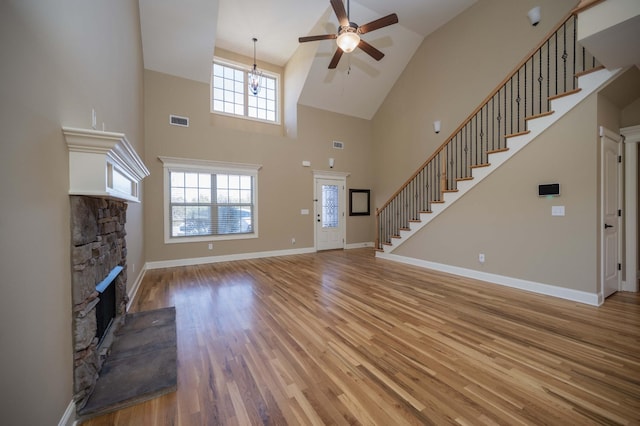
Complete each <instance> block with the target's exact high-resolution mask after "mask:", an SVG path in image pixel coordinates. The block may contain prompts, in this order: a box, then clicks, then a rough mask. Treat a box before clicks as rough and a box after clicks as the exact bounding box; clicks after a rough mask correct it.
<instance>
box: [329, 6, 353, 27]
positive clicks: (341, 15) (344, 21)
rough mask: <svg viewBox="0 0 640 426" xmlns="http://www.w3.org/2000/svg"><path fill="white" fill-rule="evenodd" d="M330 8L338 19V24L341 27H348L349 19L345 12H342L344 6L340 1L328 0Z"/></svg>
mask: <svg viewBox="0 0 640 426" xmlns="http://www.w3.org/2000/svg"><path fill="white" fill-rule="evenodd" d="M330 1H331V7H333V11H334V12H335V14H336V17H337V18H338V22H340V26H341V27H347V26H349V17H348V16H347V11H346V10H344V4H343V3H342V0H330Z"/></svg>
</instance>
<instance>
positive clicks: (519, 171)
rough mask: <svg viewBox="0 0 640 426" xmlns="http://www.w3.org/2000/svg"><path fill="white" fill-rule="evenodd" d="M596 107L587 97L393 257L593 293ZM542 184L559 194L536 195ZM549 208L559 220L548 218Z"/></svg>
mask: <svg viewBox="0 0 640 426" xmlns="http://www.w3.org/2000/svg"><path fill="white" fill-rule="evenodd" d="M597 109H598V107H597V95H591V96H590V97H588V98H587V99H586V100H585V101H584V102H583V103H581V104H580V105H578V107H576V108H575V109H573V110H572V111H570V112H569V113H568V114H567V115H566V116H565V117H564V118H563V119H562V120H560V121H559V122H557V123H556V124H554V125H553V126H552V127H550V128H549V129H548V130H547V131H546V132H545V133H543V134H542V135H541V136H539V137H538V138H536V139H535V140H534V141H533V142H531V143H530V144H529V145H528V146H526V147H525V148H523V149H522V151H520V152H519V153H518V154H516V155H515V156H514V157H513V158H512V159H510V160H509V161H508V162H507V163H505V164H504V165H503V166H502V167H500V168H499V169H497V170H496V171H495V172H493V173H492V174H491V175H489V176H488V177H487V178H486V179H484V180H483V181H482V182H480V183H479V184H478V185H477V186H475V187H474V189H473V190H471V191H470V192H469V193H468V194H466V195H465V196H464V197H462V198H461V199H460V200H458V201H457V202H456V203H455V204H453V205H451V206H450V207H449V208H448V209H447V210H446V212H445V213H443V214H441V215H440V216H438V217H437V218H435V219H434V220H433V221H432V222H430V223H429V225H427V226H426V227H425V228H424V229H423V230H422V231H421V232H419V233H418V234H416V235H415V236H414V237H412V238H411V239H410V240H408V241H407V243H405V244H404V245H403V246H401V247H400V248H398V249H397V250H395V251H394V253H395V254H398V255H401V256H408V257H413V258H417V259H422V260H429V261H432V262H437V263H443V264H447V265H453V266H459V267H462V268H468V269H473V270H478V271H482V272H487V273H492V274H498V275H504V276H508V277H513V278H519V279H523V280H529V281H533V282H539V283H544V284H550V285H554V286H559V287H564V288H569V289H574V290H581V291H585V292H590V293H595V292H596V290H597V277H598V268H597V265H598V263H599V262H598V225H597V223H598V221H597V219H598V206H599V203H598V197H599V195H598V186H599V183H598V182H599V180H598V179H599V177H598V168H599V166H598V126H597V122H596V117H597ZM571 165H573V167H571ZM546 183H559V184H560V191H561V195H560V197H557V198H540V197H538V185H540V184H546ZM554 205H563V206H565V211H566V216H564V217H552V216H551V206H554ZM479 253H484V254H485V259H486V261H485V263H484V264H480V263H479V262H478V254H479Z"/></svg>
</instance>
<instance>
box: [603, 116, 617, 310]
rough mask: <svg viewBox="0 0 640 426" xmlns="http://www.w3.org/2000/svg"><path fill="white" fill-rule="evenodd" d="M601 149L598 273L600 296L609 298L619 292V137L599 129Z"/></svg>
mask: <svg viewBox="0 0 640 426" xmlns="http://www.w3.org/2000/svg"><path fill="white" fill-rule="evenodd" d="M600 136H601V138H600V140H601V149H602V152H601V153H602V156H601V161H602V168H601V172H602V173H601V180H602V195H601V196H602V199H601V205H602V223H601V226H602V228H601V232H602V233H601V244H602V246H601V256H602V261H601V273H602V281H601V282H602V295H603V297H607V296H610V295H611V294H613V293H615V292H616V291H618V289H619V288H620V270H619V269H618V265H619V263H620V216H619V213H618V212H619V209H620V165H621V163H620V160H619V159H620V143H619V142H620V136H619V135H617V134H615V133H613V132H611V131H608V130H606V129H604V128H601V132H600Z"/></svg>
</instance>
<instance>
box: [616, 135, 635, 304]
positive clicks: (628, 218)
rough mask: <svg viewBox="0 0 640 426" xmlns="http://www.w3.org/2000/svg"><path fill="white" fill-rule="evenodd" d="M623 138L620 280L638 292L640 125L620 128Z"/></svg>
mask: <svg viewBox="0 0 640 426" xmlns="http://www.w3.org/2000/svg"><path fill="white" fill-rule="evenodd" d="M620 134H621V135H622V137H623V138H624V142H623V144H624V159H623V161H624V170H625V175H624V211H623V215H622V216H623V218H624V222H625V224H624V230H625V232H624V234H625V256H624V268H623V269H624V272H625V276H624V279H623V280H622V287H621V289H622V290H623V291H632V292H638V291H639V290H640V289H639V286H638V278H639V277H640V271H639V270H638V204H637V200H638V199H640V197H639V196H640V194H639V193H638V189H640V188H638V144H639V143H640V126H630V127H624V128H622V129H620Z"/></svg>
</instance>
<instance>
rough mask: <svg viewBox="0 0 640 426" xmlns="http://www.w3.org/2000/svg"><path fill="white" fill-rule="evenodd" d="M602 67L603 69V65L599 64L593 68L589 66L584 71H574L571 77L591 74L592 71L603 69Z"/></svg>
mask: <svg viewBox="0 0 640 426" xmlns="http://www.w3.org/2000/svg"><path fill="white" fill-rule="evenodd" d="M603 69H605V67H604V65H599V66H597V67H595V68H591V69H589V70H586V71H580V72H577V73H575V74H574V75H573V77H574V78H578V77H582V76H584V75H588V74H591V73H592V72H596V71H600V70H603Z"/></svg>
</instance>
